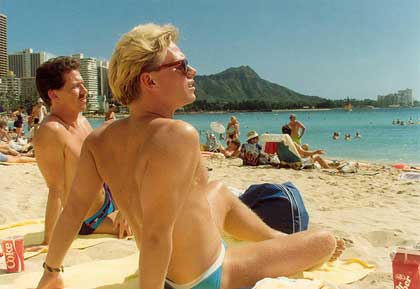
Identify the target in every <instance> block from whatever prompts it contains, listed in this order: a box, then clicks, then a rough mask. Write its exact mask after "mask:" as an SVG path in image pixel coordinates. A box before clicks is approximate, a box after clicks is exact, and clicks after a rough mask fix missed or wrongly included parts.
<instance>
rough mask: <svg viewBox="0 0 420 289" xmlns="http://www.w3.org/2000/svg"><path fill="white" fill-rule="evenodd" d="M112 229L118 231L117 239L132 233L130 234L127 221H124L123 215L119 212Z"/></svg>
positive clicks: (131, 233)
mask: <svg viewBox="0 0 420 289" xmlns="http://www.w3.org/2000/svg"><path fill="white" fill-rule="evenodd" d="M114 229H115V230H117V229H118V230H119V232H118V238H120V239H122V238H124V237H126V236H131V235H133V232H131V228H130V226H129V225H128V223H127V221H126V220H125V219H124V217H123V214H122V213H121V211H118V213H117V216H116V217H115V220H114Z"/></svg>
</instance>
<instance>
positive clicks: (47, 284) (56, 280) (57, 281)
mask: <svg viewBox="0 0 420 289" xmlns="http://www.w3.org/2000/svg"><path fill="white" fill-rule="evenodd" d="M62 288H64V281H63V277H62V276H61V273H57V272H47V271H44V274H43V275H42V278H41V280H40V281H39V283H38V286H37V287H36V289H62Z"/></svg>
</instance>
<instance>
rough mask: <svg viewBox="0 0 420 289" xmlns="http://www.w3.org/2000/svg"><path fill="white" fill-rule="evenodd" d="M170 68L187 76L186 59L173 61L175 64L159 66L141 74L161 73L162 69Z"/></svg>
mask: <svg viewBox="0 0 420 289" xmlns="http://www.w3.org/2000/svg"><path fill="white" fill-rule="evenodd" d="M171 67H174V68H176V69H178V70H179V71H181V72H182V73H184V74H185V75H187V73H188V60H187V59H186V58H184V59H182V60H178V61H175V62H171V63H166V64H162V65H159V66H158V67H155V68H151V69H145V70H143V71H142V72H152V71H161V70H162V69H166V68H171Z"/></svg>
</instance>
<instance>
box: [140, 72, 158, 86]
mask: <svg viewBox="0 0 420 289" xmlns="http://www.w3.org/2000/svg"><path fill="white" fill-rule="evenodd" d="M139 81H140V85H141V86H142V87H144V88H146V89H152V88H154V87H155V86H156V82H155V81H154V80H153V78H152V77H151V75H150V73H142V74H140V76H139Z"/></svg>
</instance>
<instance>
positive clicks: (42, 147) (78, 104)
mask: <svg viewBox="0 0 420 289" xmlns="http://www.w3.org/2000/svg"><path fill="white" fill-rule="evenodd" d="M79 69H80V62H79V60H78V59H76V58H71V57H57V58H53V59H50V60H49V61H47V62H45V63H43V64H42V65H41V66H40V67H39V68H38V69H37V71H36V85H37V89H38V92H39V94H40V96H41V97H42V99H43V101H44V102H45V103H46V104H47V105H48V106H50V114H49V115H47V116H46V117H45V119H44V121H43V123H42V124H41V125H40V126H39V128H38V130H37V132H36V134H35V136H34V138H33V144H34V148H35V151H36V159H37V162H38V167H39V169H40V171H41V173H42V175H43V176H44V179H45V182H46V183H47V186H48V201H47V207H46V212H45V234H44V240H43V243H42V244H43V245H47V244H49V242H50V240H51V235H52V232H53V230H54V228H55V225H56V223H57V219H58V216H59V215H60V213H61V211H62V209H63V208H65V206H66V203H67V200H68V198H69V193H70V188H71V183H72V181H73V178H74V176H75V173H76V167H77V164H78V160H79V157H80V151H81V149H82V144H83V141H84V140H85V139H86V137H87V136H88V135H89V133H90V132H91V131H92V127H91V126H90V124H89V122H88V121H87V119H86V118H85V117H84V116H82V115H81V112H82V111H84V110H85V109H86V103H87V94H88V91H87V89H86V87H85V86H84V84H83V79H82V77H81V76H80V72H79ZM94 196H95V197H94V198H92V199H90V201H91V203H90V205H89V209H88V210H87V211H86V214H85V216H83V217H84V222H83V225H82V226H81V228H79V234H82V235H87V234H92V233H109V234H116V235H118V236H119V237H123V236H124V235H125V233H127V234H129V233H130V230H129V228H128V227H127V225H126V223H125V221H124V219H123V218H122V214H121V212H120V211H118V210H116V207H115V204H114V202H113V198H112V196H111V194H110V191H109V189H108V186H106V185H105V184H103V187H102V188H98V192H97V193H96V194H94Z"/></svg>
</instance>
